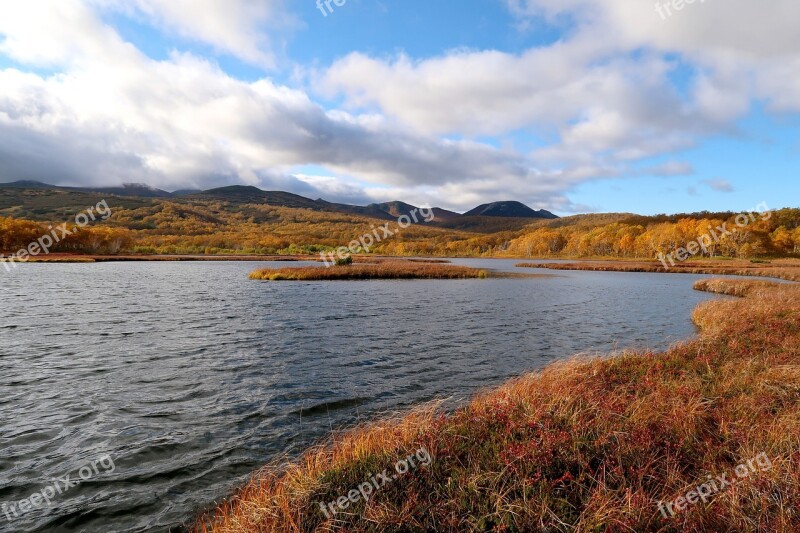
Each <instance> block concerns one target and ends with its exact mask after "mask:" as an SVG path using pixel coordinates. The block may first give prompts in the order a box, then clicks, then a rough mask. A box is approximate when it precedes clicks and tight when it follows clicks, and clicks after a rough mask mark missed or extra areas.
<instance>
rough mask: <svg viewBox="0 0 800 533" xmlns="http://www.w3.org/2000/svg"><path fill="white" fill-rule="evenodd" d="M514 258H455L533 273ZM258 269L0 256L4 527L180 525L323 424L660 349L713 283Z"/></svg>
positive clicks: (681, 278)
mask: <svg viewBox="0 0 800 533" xmlns="http://www.w3.org/2000/svg"><path fill="white" fill-rule="evenodd" d="M516 262H517V261H513V260H455V261H454V263H456V264H464V265H469V266H479V267H488V268H495V269H498V270H505V271H517V272H524V273H532V272H537V271H532V270H530V269H517V268H515V267H514V266H513V265H514V263H516ZM301 264H302V263H301ZM269 266H281V267H285V266H288V265H287V263H274V264H273V263H249V262H210V263H208V262H198V263H97V264H23V265H20V267H19V268H18V269H16V270H15V271H13V272H12V273H7V272H5V271H4V270H2V269H0V277H1V278H2V279H0V295H1V296H2V301H3V311H2V314H1V315H0V417H1V418H2V424H1V425H0V504H3V505H4V507H3V510H2V512H0V531H4V532H5V531H87V532H88V531H91V532H95V531H104V532H110V531H121V532H122V531H124V532H133V531H168V530H170V529H171V528H172V530H174V531H179V530H180V526H181V524H183V523H186V522H187V521H191V520H192V519H193V518H194V517H195V516H196V514H197V513H198V512H199V511H202V510H204V509H207V508H208V507H209V506H210V505H213V503H214V502H215V501H219V500H220V499H221V498H224V497H225V496H226V495H228V494H229V493H230V492H231V491H232V490H233V489H234V488H235V487H236V486H237V484H239V483H241V482H242V481H244V480H245V479H246V477H247V476H248V475H249V474H251V473H252V472H253V471H255V470H256V469H258V468H259V467H260V466H262V465H263V464H265V463H267V462H269V461H270V460H272V459H274V458H276V457H278V456H281V455H283V454H289V455H292V454H298V453H300V452H301V451H302V450H303V449H304V448H305V447H306V446H308V445H309V444H311V443H314V442H316V441H318V440H319V439H321V438H324V437H325V436H326V435H327V434H328V433H329V432H330V430H331V428H340V427H342V426H343V425H351V424H354V423H355V422H357V421H359V420H362V421H363V420H364V419H365V418H369V417H373V416H379V415H380V414H381V413H385V412H387V411H388V412H394V411H397V410H404V409H408V408H410V407H411V406H414V405H417V404H419V403H422V402H425V401H429V400H433V399H438V398H449V399H450V401H451V403H452V404H453V405H455V404H456V403H457V402H458V401H461V400H463V399H465V398H468V397H469V396H471V395H472V394H474V393H475V392H477V391H480V390H481V389H484V388H487V387H491V386H493V385H497V384H499V383H502V382H503V381H505V380H507V379H508V378H509V377H511V376H516V375H519V374H522V373H524V372H527V371H532V370H536V369H539V368H541V367H543V366H544V365H546V364H547V363H549V362H551V361H554V360H556V359H560V358H564V357H568V356H570V355H572V354H575V353H578V352H583V353H591V354H597V353H599V354H605V353H608V352H611V351H614V350H618V349H622V348H628V347H638V348H653V349H658V350H661V349H664V348H666V347H667V346H668V345H669V344H670V343H672V342H675V341H677V340H680V339H684V338H687V337H690V336H692V335H693V334H694V333H695V328H694V326H693V325H692V323H691V321H690V314H691V311H692V309H693V308H694V307H695V306H696V305H697V304H698V303H699V302H700V301H703V300H705V299H709V298H711V296H710V295H708V294H706V293H699V292H695V291H693V290H692V283H693V282H694V281H695V280H696V279H699V278H702V277H707V276H692V275H663V274H629V273H628V274H626V273H613V272H544V273H550V274H554V276H553V277H548V278H537V279H487V280H463V281H462V280H457V281H364V282H352V281H347V282H302V283H296V282H281V283H267V282H256V281H250V280H248V279H247V274H248V273H249V272H250V271H252V270H254V269H256V268H259V267H269ZM101 458H103V460H102V462H101ZM87 468H88V470H86V469H87ZM87 472H89V473H88V474H87ZM68 475H69V476H71V477H70V478H69V479H68V480H65V481H62V482H59V481H57V480H59V479H62V480H63V479H64V477H65V476H68ZM76 481H80V483H75V482H76ZM43 492H44V494H46V495H48V496H50V494H51V493H53V496H52V497H50V498H49V499H50V502H51V503H50V505H47V503H46V502H39V505H38V506H35V508H32V506H28V508H27V510H26V511H25V512H23V511H22V509H21V508H20V507H19V505H18V503H19V502H20V500H23V499H27V498H29V497H30V496H31V495H33V494H35V493H39V494H42V493H43ZM27 501H29V502H30V501H32V500H27ZM15 504H17V506H16V507H12V506H13V505H15ZM14 512H16V514H17V515H18V516H14ZM9 518H11V520H9Z"/></svg>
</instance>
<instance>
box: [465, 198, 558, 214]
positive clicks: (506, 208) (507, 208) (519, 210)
mask: <svg viewBox="0 0 800 533" xmlns="http://www.w3.org/2000/svg"><path fill="white" fill-rule="evenodd" d="M464 216H466V217H508V218H546V219H553V218H558V217H557V216H556V215H554V214H553V213H551V212H550V211H545V210H544V209H542V210H540V211H536V210H534V209H531V208H530V207H528V206H527V205H525V204H523V203H522V202H517V201H515V200H509V201H506V202H492V203H489V204H483V205H479V206H478V207H476V208H475V209H473V210H472V211H468V212H466V213H464Z"/></svg>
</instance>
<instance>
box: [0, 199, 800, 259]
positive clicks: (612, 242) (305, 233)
mask: <svg viewBox="0 0 800 533" xmlns="http://www.w3.org/2000/svg"><path fill="white" fill-rule="evenodd" d="M109 203H110V204H111V205H112V208H113V214H112V216H111V217H110V218H109V219H108V220H107V221H103V222H100V221H98V223H95V224H93V225H90V226H86V227H84V228H80V231H76V232H75V233H74V234H73V235H69V236H67V237H65V238H64V239H63V240H61V241H60V242H59V243H57V244H56V245H55V246H53V248H52V249H51V252H53V253H71V254H121V253H124V254H209V255H219V254H317V253H319V252H323V251H331V250H333V249H335V248H337V247H339V246H343V245H347V243H349V242H350V241H351V240H353V239H355V238H357V237H359V236H361V235H364V234H366V233H369V232H371V231H372V230H373V229H374V228H375V227H377V226H379V225H381V224H384V223H385V221H383V220H377V219H372V218H366V217H364V216H360V215H354V214H348V213H338V212H326V211H318V210H311V209H301V208H289V207H275V206H267V205H258V204H235V203H229V202H224V201H197V200H195V201H192V202H180V201H171V200H153V201H148V202H140V203H130V202H127V203H124V202H120V205H118V206H116V207H115V206H114V203H113V199H110V200H109ZM2 213H3V214H5V215H7V216H0V252H2V253H3V254H5V255H10V254H14V253H15V252H17V251H18V250H21V249H23V248H26V247H27V246H28V245H29V244H30V243H32V242H34V241H36V240H37V239H38V238H39V237H41V236H42V235H45V234H46V233H48V232H49V231H50V230H48V228H49V227H50V226H55V225H57V224H62V223H63V220H62V219H59V218H58V217H57V216H55V215H54V214H52V213H51V214H50V215H48V214H47V213H44V214H39V215H37V217H36V218H37V220H30V219H26V218H17V217H15V216H8V213H7V212H5V211H4V212H2ZM59 214H60V213H59ZM736 216H737V213H692V214H685V215H670V216H667V215H658V216H652V217H648V216H639V215H631V214H599V215H576V216H572V217H566V218H561V219H556V220H532V221H530V222H527V221H526V222H524V223H520V221H519V220H513V221H509V223H508V224H503V223H501V222H499V221H498V219H492V220H485V221H482V220H480V218H479V217H476V219H475V220H471V221H467V222H468V223H467V222H460V223H459V225H458V227H457V228H453V227H448V224H446V223H439V222H437V221H433V222H432V223H430V224H415V225H413V226H411V227H409V228H407V229H405V230H403V231H400V232H398V234H397V235H396V236H394V237H392V238H391V239H387V240H385V241H383V242H381V243H380V244H379V245H377V246H375V247H373V249H372V252H373V253H376V254H383V255H394V256H411V255H422V256H461V257H522V258H529V257H530V258H534V257H563V258H577V257H582V258H588V257H598V258H599V257H616V258H632V259H644V258H655V257H656V256H657V255H658V254H660V253H663V254H667V253H670V252H674V251H675V250H676V249H677V248H679V247H682V246H685V245H686V243H688V242H690V241H693V240H696V239H698V237H700V236H701V235H703V234H705V233H707V232H708V231H709V229H710V228H716V227H719V226H722V225H723V224H727V225H729V226H731V227H732V226H734V221H735V220H736ZM512 222H513V223H512ZM451 226H452V225H451ZM70 227H71V228H72V229H75V228H73V227H72V226H70ZM700 255H703V256H706V257H732V258H733V257H735V258H749V259H753V258H759V257H785V256H793V255H794V256H796V255H800V209H780V210H776V211H772V212H770V213H769V216H768V217H761V216H759V217H758V218H757V219H755V221H753V222H752V223H750V224H748V225H747V226H746V227H744V228H737V231H735V232H732V233H731V234H728V235H725V236H724V237H722V238H721V239H719V241H718V242H714V243H712V244H711V245H710V246H708V247H707V249H705V250H703V251H701V252H700Z"/></svg>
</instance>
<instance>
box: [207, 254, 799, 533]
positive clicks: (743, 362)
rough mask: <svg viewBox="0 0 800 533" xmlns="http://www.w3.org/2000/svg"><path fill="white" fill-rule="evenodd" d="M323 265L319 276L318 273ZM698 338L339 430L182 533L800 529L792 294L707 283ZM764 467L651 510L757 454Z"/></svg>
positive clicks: (575, 362) (759, 285) (560, 367)
mask: <svg viewBox="0 0 800 533" xmlns="http://www.w3.org/2000/svg"><path fill="white" fill-rule="evenodd" d="M331 270H332V269H331ZM697 288H698V289H702V290H708V291H713V292H716V293H720V294H729V295H743V296H745V298H737V299H719V300H713V301H710V302H706V303H704V304H701V305H700V306H699V307H698V308H697V309H696V310H695V311H694V313H693V319H694V321H695V322H696V323H697V324H698V325H699V326H701V328H702V334H701V335H700V337H699V338H697V339H694V340H691V341H687V342H684V343H681V344H676V345H674V346H673V347H672V348H671V349H669V350H668V351H667V352H665V353H652V352H636V353H633V352H631V353H624V354H622V355H620V356H617V357H613V358H597V359H572V360H568V361H565V362H558V363H555V364H552V365H550V366H549V367H547V368H546V369H544V370H543V371H541V372H538V373H535V374H530V375H526V376H523V377H520V378H518V379H515V380H513V381H511V382H509V383H507V384H505V385H503V386H501V387H499V388H497V389H496V390H491V391H487V392H485V393H483V394H480V395H478V396H477V397H476V398H474V400H472V401H471V402H470V403H469V404H468V405H466V406H465V407H463V408H460V409H458V410H456V411H455V412H451V413H444V412H441V411H440V409H439V408H438V406H437V405H429V406H426V407H423V408H420V409H418V410H416V411H413V412H411V413H409V414H407V415H406V416H404V417H402V418H399V419H394V420H384V421H377V422H374V423H372V424H369V425H364V426H361V427H358V428H355V429H353V430H350V431H346V432H342V433H337V434H335V435H334V436H332V437H331V439H330V441H329V442H327V443H323V444H321V445H319V446H316V447H314V448H312V449H310V450H309V451H308V452H307V453H305V454H304V455H303V456H302V457H300V458H299V459H296V460H291V461H282V462H276V463H275V464H273V465H270V466H269V467H267V468H265V469H264V470H262V471H261V472H259V473H258V474H256V475H255V476H254V477H253V479H252V480H251V481H250V482H249V483H248V484H247V485H246V486H245V487H243V488H242V489H241V491H239V492H238V493H237V494H236V495H235V496H234V497H232V498H231V499H230V500H229V501H227V502H226V503H224V504H222V505H221V506H220V507H219V509H217V510H216V512H214V513H213V514H210V515H208V516H205V517H203V518H201V519H200V520H199V521H198V522H197V524H196V526H195V531H199V532H208V531H215V532H220V533H245V532H247V533H250V532H261V531H264V532H267V531H269V532H311V531H319V532H323V531H324V532H328V531H347V532H380V531H440V532H465V531H466V532H472V531H507V532H510V531H577V532H596V531H598V532H599V531H618V532H623V531H636V532H646V531H653V532H655V531H659V532H679V531H689V532H702V531H800V513H798V510H797V502H798V501H800V286H796V285H789V284H773V283H765V282H760V281H754V280H703V281H702V282H698V285H697ZM421 447H425V448H426V449H427V450H428V451H429V452H430V454H431V457H432V459H433V461H432V463H431V465H430V466H428V467H424V468H419V469H417V470H415V471H413V472H410V473H409V474H408V475H405V476H402V477H401V478H399V479H398V480H397V481H395V482H393V483H392V484H391V485H390V486H387V487H385V488H384V489H382V490H379V491H376V493H375V494H374V495H373V497H372V498H371V499H370V500H369V501H368V502H366V503H364V502H360V503H359V504H358V505H355V506H353V507H351V508H349V509H348V510H347V512H344V513H339V514H338V515H336V516H335V517H333V518H332V519H330V520H328V519H326V518H325V516H324V515H323V514H322V512H321V510H320V508H319V502H327V501H330V500H332V499H334V498H337V497H339V496H341V495H346V494H347V491H348V490H349V489H351V488H352V487H353V486H354V483H356V482H360V481H362V480H364V479H367V477H368V475H369V474H370V473H374V472H375V471H376V470H379V469H382V468H388V467H390V466H391V465H392V464H393V462H394V461H396V460H397V459H398V458H401V457H404V456H405V455H407V454H408V453H410V452H412V451H414V450H416V449H419V448H421ZM762 452H764V453H766V454H767V456H768V457H769V458H770V460H771V462H772V464H773V468H772V469H771V470H769V471H765V472H759V473H757V474H754V475H753V476H751V477H749V478H747V479H744V480H741V481H740V482H739V483H737V484H735V485H734V486H732V487H729V488H728V489H727V490H724V491H721V492H719V493H718V494H716V495H715V496H714V497H713V499H712V500H711V501H710V502H709V503H708V504H702V503H699V504H697V505H692V506H690V507H689V508H688V509H686V510H685V511H683V512H680V513H678V514H677V515H676V516H674V517H671V518H664V517H663V516H662V515H661V514H660V513H659V511H658V508H657V502H658V501H659V500H663V501H671V500H674V499H675V498H676V497H678V496H680V495H683V494H686V492H687V491H689V490H691V489H692V488H694V487H696V486H697V485H699V484H701V483H703V482H705V481H706V479H707V478H708V476H717V475H720V474H724V473H729V472H731V471H732V470H733V468H734V467H735V466H736V465H738V464H742V463H744V462H745V461H747V460H748V459H750V458H752V457H755V456H756V455H757V454H760V453H762Z"/></svg>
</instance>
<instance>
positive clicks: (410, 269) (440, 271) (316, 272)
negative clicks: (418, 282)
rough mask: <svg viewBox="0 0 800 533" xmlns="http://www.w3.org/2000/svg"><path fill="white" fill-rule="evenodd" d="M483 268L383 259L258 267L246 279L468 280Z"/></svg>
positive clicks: (481, 273)
mask: <svg viewBox="0 0 800 533" xmlns="http://www.w3.org/2000/svg"><path fill="white" fill-rule="evenodd" d="M488 275H489V274H488V273H487V271H485V270H481V269H478V268H470V267H464V266H455V265H446V264H436V263H421V262H411V261H383V262H379V263H374V264H354V265H338V266H333V267H331V268H325V267H300V268H278V269H270V268H266V269H260V270H256V271H255V272H252V273H251V274H250V279H254V280H264V281H316V280H366V279H468V278H485V277H488Z"/></svg>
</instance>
